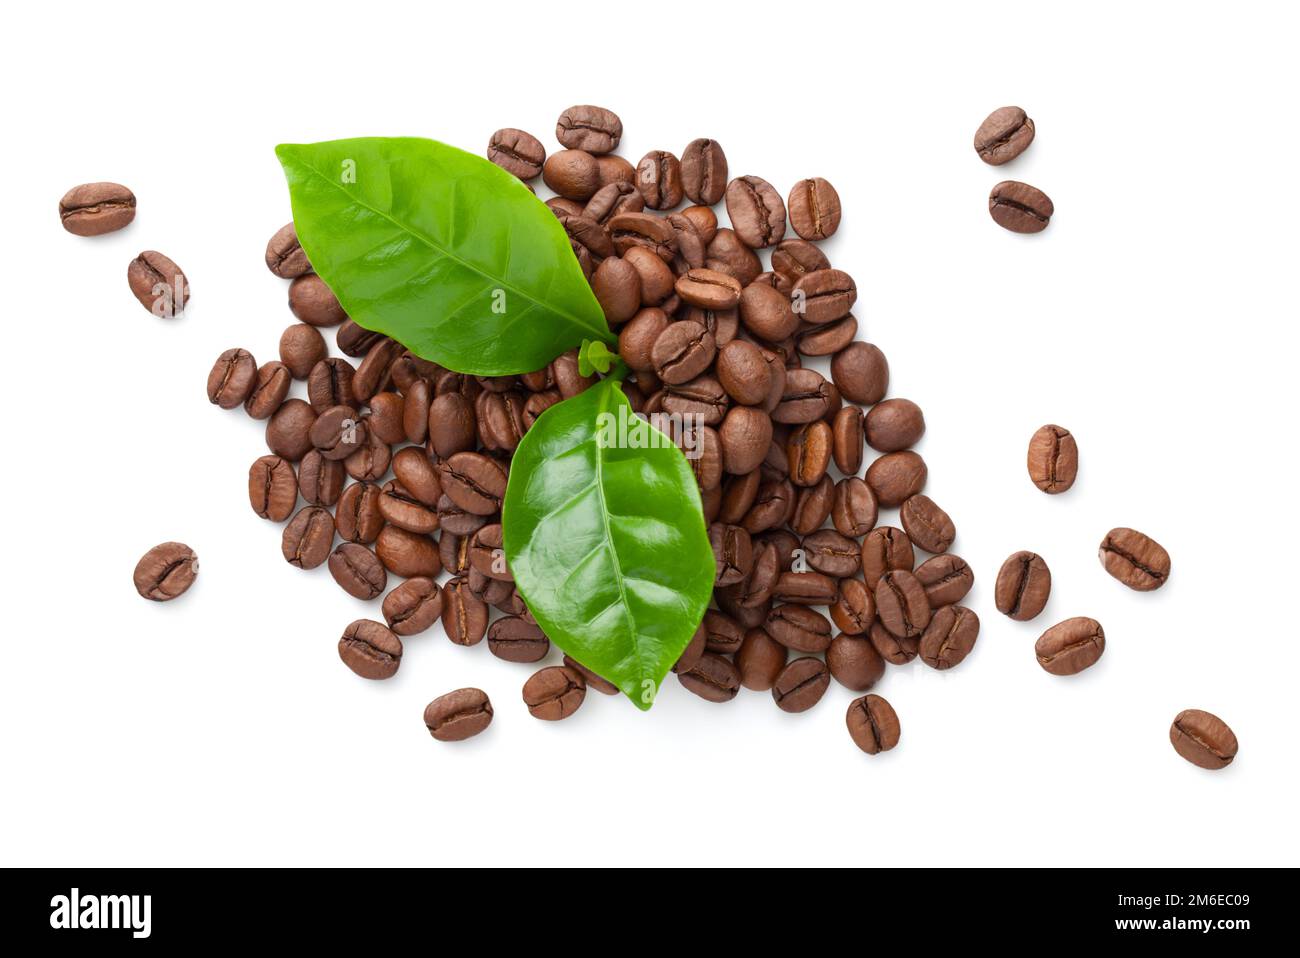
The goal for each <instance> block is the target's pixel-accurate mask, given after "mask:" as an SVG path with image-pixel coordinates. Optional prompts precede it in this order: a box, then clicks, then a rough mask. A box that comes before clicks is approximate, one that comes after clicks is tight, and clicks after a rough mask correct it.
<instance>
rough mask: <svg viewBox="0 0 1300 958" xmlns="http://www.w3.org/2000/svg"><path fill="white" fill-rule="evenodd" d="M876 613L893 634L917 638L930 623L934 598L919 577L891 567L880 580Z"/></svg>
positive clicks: (877, 590)
mask: <svg viewBox="0 0 1300 958" xmlns="http://www.w3.org/2000/svg"><path fill="white" fill-rule="evenodd" d="M876 614H877V615H879V616H880V621H881V623H882V624H883V625H884V626H885V628H886V629H888V630H889V631H890V633H891V634H893V635H896V636H898V637H900V638H915V637H916V636H919V635H921V633H923V632H924V631H925V628H926V626H928V625H929V624H930V615H931V613H930V600H929V599H927V598H926V596H925V588H924V587H923V586H922V585H921V583H920V582H919V581H917V578H916V576H914V575H912V573H910V572H907V571H905V570H903V569H891V570H890V571H888V572H886V573H884V574H883V575H882V576H881V577H880V581H879V582H877V583H876Z"/></svg>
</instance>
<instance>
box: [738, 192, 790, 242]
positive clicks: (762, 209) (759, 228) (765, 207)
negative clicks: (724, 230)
mask: <svg viewBox="0 0 1300 958" xmlns="http://www.w3.org/2000/svg"><path fill="white" fill-rule="evenodd" d="M725 196H726V200H727V216H729V217H730V218H731V226H732V229H734V230H735V231H736V235H737V236H739V237H740V240H741V242H743V243H744V244H745V245H746V246H748V247H749V248H750V249H762V248H764V247H767V246H775V245H776V244H777V243H779V242H781V240H782V238H784V236H785V203H783V202H782V201H781V194H780V193H778V192H777V191H776V190H775V189H773V188H772V184H771V183H769V182H767V180H765V179H763V178H762V177H759V176H739V177H736V179H734V180H732V181H731V182H730V183H728V184H727V190H726V194H725Z"/></svg>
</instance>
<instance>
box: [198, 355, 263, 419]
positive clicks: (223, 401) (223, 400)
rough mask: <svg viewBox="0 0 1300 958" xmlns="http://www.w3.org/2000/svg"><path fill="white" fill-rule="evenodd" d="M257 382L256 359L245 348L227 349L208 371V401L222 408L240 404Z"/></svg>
mask: <svg viewBox="0 0 1300 958" xmlns="http://www.w3.org/2000/svg"><path fill="white" fill-rule="evenodd" d="M256 383H257V360H256V359H254V358H253V354H252V353H250V352H249V351H248V350H246V349H227V350H226V351H225V352H224V353H222V354H221V355H220V356H218V357H217V361H216V362H215V363H213V364H212V371H211V372H209V373H208V402H210V403H212V404H213V405H214V406H220V407H221V408H222V409H234V408H235V407H236V406H238V405H241V404H242V403H243V401H244V400H245V399H247V398H248V394H249V393H251V392H252V391H253V386H254V385H255V384H256Z"/></svg>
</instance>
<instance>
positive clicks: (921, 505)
mask: <svg viewBox="0 0 1300 958" xmlns="http://www.w3.org/2000/svg"><path fill="white" fill-rule="evenodd" d="M899 516H900V518H901V519H902V520H903V530H904V531H905V532H906V533H907V537H908V538H909V539H911V540H912V542H913V543H914V544H916V545H918V546H920V547H921V548H922V549H924V550H925V551H926V552H934V553H941V552H947V551H948V549H949V548H950V547H951V546H952V542H953V540H954V539H955V538H956V537H957V527H956V526H955V525H953V522H952V519H950V518H948V513H946V512H944V511H943V510H942V509H940V508H939V507H938V506H937V505H935V503H934V500H933V499H931V498H930V497H929V496H924V495H915V496H911V497H910V498H908V499H906V500H905V501H904V502H903V505H902V508H901V509H900V510H899Z"/></svg>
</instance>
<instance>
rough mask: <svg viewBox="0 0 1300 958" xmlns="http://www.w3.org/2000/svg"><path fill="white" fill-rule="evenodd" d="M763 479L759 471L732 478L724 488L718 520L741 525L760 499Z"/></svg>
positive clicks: (724, 484)
mask: <svg viewBox="0 0 1300 958" xmlns="http://www.w3.org/2000/svg"><path fill="white" fill-rule="evenodd" d="M762 482H763V477H762V474H761V473H760V472H759V470H757V469H755V470H753V471H752V472H747V473H745V474H744V475H741V476H731V477H729V478H728V479H727V481H726V482H725V483H723V486H722V502H721V507H720V510H719V512H718V520H719V521H720V522H726V523H730V524H733V525H739V524H740V523H741V522H742V521H743V520H744V518H745V513H747V512H748V511H749V510H750V508H751V507H752V506H753V505H754V502H755V501H756V500H757V499H758V489H759V486H761V485H762Z"/></svg>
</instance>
